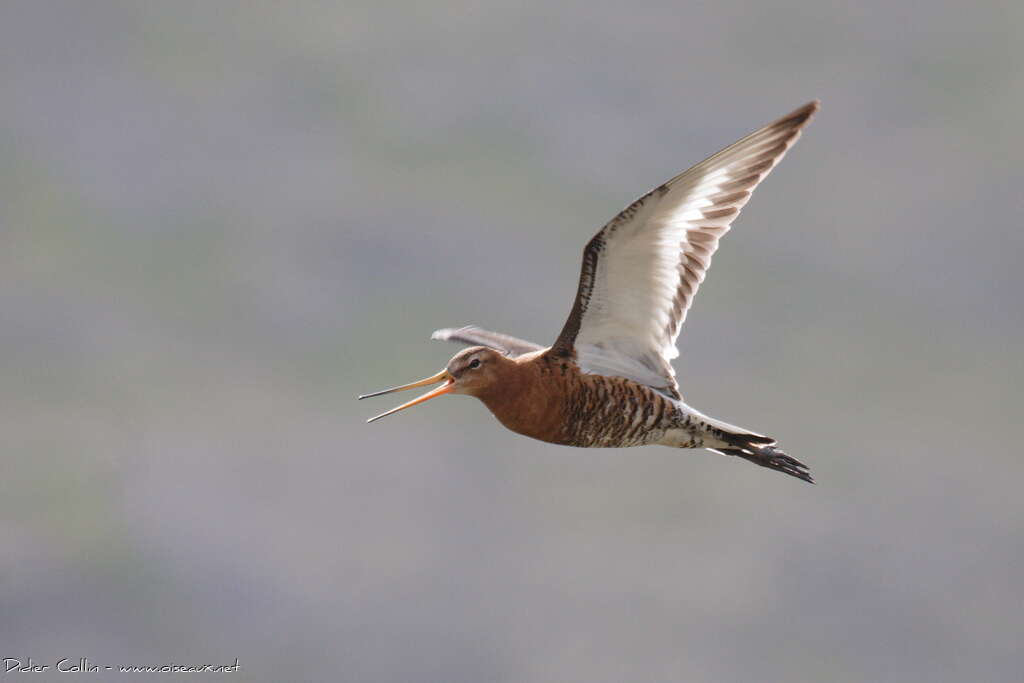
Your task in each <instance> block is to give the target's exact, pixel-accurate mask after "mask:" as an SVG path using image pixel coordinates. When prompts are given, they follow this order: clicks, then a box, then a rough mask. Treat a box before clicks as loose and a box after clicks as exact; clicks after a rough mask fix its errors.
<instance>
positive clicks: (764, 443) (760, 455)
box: [710, 432, 814, 484]
mask: <svg viewBox="0 0 1024 683" xmlns="http://www.w3.org/2000/svg"><path fill="white" fill-rule="evenodd" d="M722 440H723V441H726V442H729V447H728V448H712V449H710V450H712V451H714V452H716V453H721V454H722V455H735V456H736V457H739V458H743V459H744V460H749V461H750V462H752V463H754V464H755V465H760V466H761V467H767V468H768V469H770V470H776V471H778V472H785V473H786V474H788V475H790V476H791V477H796V478H797V479H802V480H803V481H806V482H807V483H808V484H813V483H814V479H813V478H812V477H811V472H810V468H809V467H807V465H805V464H803V463H802V462H800V461H799V460H797V459H796V458H793V457H790V456H789V455H786V453H785V451H782V450H780V449H779V448H777V447H776V446H775V443H776V442H775V439H773V438H771V437H770V436H761V435H760V434H754V433H750V432H745V433H729V432H724V433H723V434H722Z"/></svg>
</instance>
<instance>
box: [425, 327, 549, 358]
mask: <svg viewBox="0 0 1024 683" xmlns="http://www.w3.org/2000/svg"><path fill="white" fill-rule="evenodd" d="M430 338H431V339H441V340H443V341H453V342H460V343H462V344H469V345H471V346H486V347H488V348H491V349H494V350H495V351H501V352H502V353H504V354H505V355H506V356H521V355H523V354H524V353H530V352H531V351H540V350H541V349H543V348H544V347H543V346H541V345H540V344H534V343H533V342H528V341H524V340H522V339H516V338H515V337H510V336H508V335H507V334H501V333H500V332H488V331H487V330H481V329H480V328H479V327H476V326H474V325H467V326H466V327H460V328H459V329H457V330H453V329H449V328H445V329H443V330H437V331H435V332H434V333H433V334H432V335H430Z"/></svg>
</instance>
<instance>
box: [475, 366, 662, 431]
mask: <svg viewBox="0 0 1024 683" xmlns="http://www.w3.org/2000/svg"><path fill="white" fill-rule="evenodd" d="M510 374H511V373H510ZM514 374H515V375H516V376H515V377H511V376H510V377H507V378H506V381H503V382H501V383H500V385H499V386H496V387H495V388H494V390H493V391H491V392H488V393H487V394H485V395H482V396H480V398H481V400H483V402H484V403H485V404H486V405H487V407H488V408H489V409H490V411H491V412H492V413H494V415H495V417H497V418H498V420H500V421H501V423H502V424H503V425H505V427H507V428H508V429H510V430H512V431H514V432H517V433H519V434H523V435H525V436H530V437H533V438H535V439H540V440H541V441H547V442H550V443H557V444H563V445H567V446H580V447H585V448H610V447H623V446H640V445H643V444H648V443H652V442H655V441H657V440H658V439H659V438H660V437H661V436H662V435H663V434H664V432H665V430H666V429H668V428H670V427H672V426H673V425H674V424H675V422H676V419H677V415H676V413H677V411H676V407H675V404H674V403H673V402H672V401H670V400H669V399H668V398H666V397H664V396H662V395H661V394H659V393H658V392H656V391H654V390H653V389H650V388H649V387H646V386H643V385H641V384H638V383H636V382H633V381H632V380H628V379H624V378H621V377H605V376H603V375H585V374H583V373H581V372H580V371H579V369H578V368H577V367H576V364H575V363H574V362H573V361H572V360H571V359H570V358H568V357H558V356H552V355H549V354H540V355H537V356H535V357H532V358H527V359H524V360H523V362H521V363H518V364H517V368H516V369H515V373H514Z"/></svg>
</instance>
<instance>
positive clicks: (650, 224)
mask: <svg viewBox="0 0 1024 683" xmlns="http://www.w3.org/2000/svg"><path fill="white" fill-rule="evenodd" d="M818 107H819V103H818V102H817V101H814V102H810V103H808V104H806V105H804V106H803V107H801V108H799V109H797V110H795V111H793V112H792V113H790V114H787V115H786V116H784V117H782V118H781V119H779V120H777V121H775V122H773V123H770V124H768V125H767V126H765V127H764V128H761V129H759V130H757V131H755V132H753V133H751V134H750V135H748V136H747V137H745V138H743V139H742V140H740V141H738V142H736V143H734V144H732V145H730V146H728V147H726V148H725V149H723V150H722V151H720V152H718V153H717V154H714V155H712V156H710V157H708V158H707V159H705V160H704V161H702V162H700V163H699V164H697V165H696V166H693V167H692V168H690V169H689V170H687V171H684V172H683V173H681V174H679V175H678V176H676V177H675V178H673V179H672V180H670V181H668V182H667V183H665V184H664V185H661V186H659V187H657V188H655V189H654V190H651V191H650V192H648V193H647V194H645V195H644V196H643V197H641V198H640V199H638V200H636V201H635V202H633V203H632V204H630V205H629V206H628V207H626V208H625V209H624V210H623V211H622V212H621V213H620V214H619V215H618V216H616V217H615V218H613V219H612V221H611V222H610V223H608V224H607V225H606V226H605V227H604V228H603V229H602V230H601V231H600V232H598V233H597V234H596V235H595V236H594V237H593V239H591V240H590V242H588V243H587V246H586V248H585V249H584V250H583V265H582V267H581V270H580V281H579V288H578V290H577V294H576V300H575V301H574V302H573V307H572V312H571V313H570V314H569V319H568V320H566V323H565V326H564V327H563V329H562V333H561V334H560V335H559V337H558V340H557V341H556V342H555V344H554V345H553V346H552V349H551V352H552V353H555V354H560V355H574V356H575V358H576V362H577V364H578V365H579V367H580V369H581V370H583V371H584V372H588V373H596V374H602V375H611V376H620V377H627V378H629V379H632V380H634V381H637V382H640V383H642V384H646V385H648V386H650V387H652V388H655V389H659V390H662V391H664V392H665V393H667V394H670V395H672V396H675V397H678V396H679V390H678V386H677V385H676V381H675V372H674V370H673V369H672V365H671V360H672V359H673V358H675V357H676V356H678V355H679V351H678V350H677V349H676V339H677V338H678V336H679V330H680V328H681V327H682V325H683V322H684V321H685V320H686V313H687V311H688V310H689V308H690V305H691V304H692V303H693V298H694V296H695V295H696V293H697V290H698V288H699V287H700V283H701V282H703V281H704V276H705V275H706V273H707V270H708V268H709V267H710V266H711V257H712V255H714V253H715V250H717V249H718V242H719V240H720V239H721V238H722V236H723V235H724V234H725V233H726V232H728V231H729V228H730V227H731V225H732V223H733V221H734V220H735V219H736V216H738V215H739V213H740V210H741V209H742V208H743V206H744V205H746V203H747V202H748V201H749V200H750V195H751V194H752V193H753V191H754V189H755V188H756V187H757V185H758V184H759V183H760V182H761V181H762V180H764V178H765V176H767V175H768V173H769V172H770V171H771V170H772V169H773V168H774V167H775V165H776V164H778V163H779V161H780V160H781V159H782V157H783V156H785V154H786V152H787V151H788V150H789V148H790V147H792V146H793V143H794V142H796V140H797V139H798V138H799V137H800V131H801V130H802V129H803V127H804V126H806V125H807V123H808V121H810V120H811V117H812V116H813V115H814V113H815V112H816V111H817V110H818Z"/></svg>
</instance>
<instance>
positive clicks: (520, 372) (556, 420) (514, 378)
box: [477, 354, 564, 442]
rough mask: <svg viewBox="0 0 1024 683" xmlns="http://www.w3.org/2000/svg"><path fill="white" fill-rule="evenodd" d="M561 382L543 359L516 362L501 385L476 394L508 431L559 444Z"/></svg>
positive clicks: (533, 357) (498, 383)
mask: <svg viewBox="0 0 1024 683" xmlns="http://www.w3.org/2000/svg"><path fill="white" fill-rule="evenodd" d="M560 384H561V383H560V382H558V381H557V373H555V372H553V370H552V365H551V363H550V361H548V360H547V358H545V357H544V356H532V354H531V357H528V358H523V359H516V361H515V363H514V364H510V365H509V366H508V367H507V368H506V369H505V370H504V372H503V373H502V378H501V381H500V382H495V383H494V384H493V385H492V386H491V387H488V388H487V390H485V391H483V392H481V393H480V394H478V396H477V397H478V398H479V399H480V400H481V401H483V402H484V405H486V406H487V408H488V410H490V411H491V412H492V413H494V416H495V417H496V418H498V420H499V421H500V422H501V423H502V424H503V425H505V427H507V428H508V429H510V430H512V431H513V432H517V433H519V434H523V435H525V436H530V437H533V438H535V439H540V440H542V441H554V442H557V441H559V439H560V437H561V432H562V427H563V424H564V419H563V414H562V409H563V406H564V401H562V400H561V399H560V396H561V392H560V391H559V389H560Z"/></svg>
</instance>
